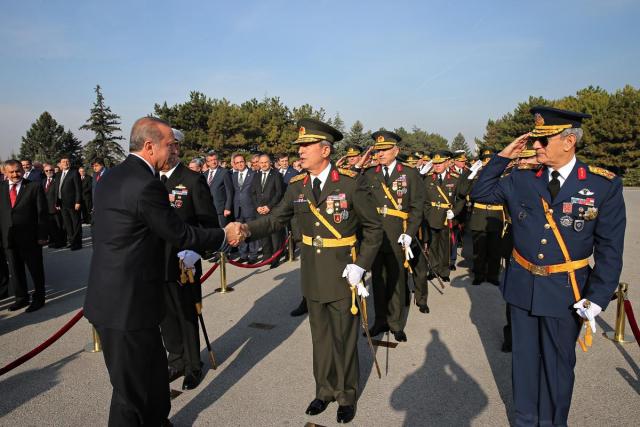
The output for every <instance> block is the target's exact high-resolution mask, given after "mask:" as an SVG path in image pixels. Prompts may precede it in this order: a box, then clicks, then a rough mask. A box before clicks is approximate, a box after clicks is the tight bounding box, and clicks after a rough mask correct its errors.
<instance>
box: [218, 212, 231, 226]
mask: <svg viewBox="0 0 640 427" xmlns="http://www.w3.org/2000/svg"><path fill="white" fill-rule="evenodd" d="M228 222H229V219H228V218H227V217H226V216H224V215H223V214H221V213H219V214H218V225H219V226H220V228H224V226H225V225H227V223H228Z"/></svg>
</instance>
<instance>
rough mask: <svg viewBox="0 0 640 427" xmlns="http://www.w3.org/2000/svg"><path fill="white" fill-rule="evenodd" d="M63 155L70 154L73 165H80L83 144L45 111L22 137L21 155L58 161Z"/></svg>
mask: <svg viewBox="0 0 640 427" xmlns="http://www.w3.org/2000/svg"><path fill="white" fill-rule="evenodd" d="M62 156H69V160H70V161H71V163H72V164H73V165H80V164H81V161H82V146H81V145H80V141H79V140H78V139H77V138H76V137H75V136H74V135H73V133H72V132H71V131H65V130H64V127H63V126H62V125H60V124H59V123H58V122H57V121H56V120H55V119H54V118H53V117H52V116H51V114H49V113H48V112H46V111H45V112H44V113H42V114H41V115H40V117H38V119H37V120H36V121H35V122H34V123H33V124H32V125H31V128H29V130H28V131H27V134H26V135H25V136H23V137H22V144H21V145H20V153H19V157H20V158H21V159H22V158H29V159H32V160H33V161H39V162H47V163H56V162H58V161H59V160H60V158H61V157H62Z"/></svg>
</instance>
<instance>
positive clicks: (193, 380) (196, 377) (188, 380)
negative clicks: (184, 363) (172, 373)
mask: <svg viewBox="0 0 640 427" xmlns="http://www.w3.org/2000/svg"><path fill="white" fill-rule="evenodd" d="M200 381H202V371H201V370H197V371H193V372H191V373H188V374H186V375H185V376H184V381H183V382H182V389H183V390H193V389H194V388H196V387H198V385H200Z"/></svg>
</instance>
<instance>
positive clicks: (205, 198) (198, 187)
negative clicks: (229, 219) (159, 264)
mask: <svg viewBox="0 0 640 427" xmlns="http://www.w3.org/2000/svg"><path fill="white" fill-rule="evenodd" d="M165 187H166V189H167V191H168V192H169V204H170V205H171V207H172V208H173V209H174V210H175V212H176V213H177V214H178V217H180V219H181V220H183V221H184V222H185V223H187V224H189V225H193V226H202V227H206V228H218V227H219V225H218V215H217V213H216V209H215V208H214V207H213V200H212V198H211V193H210V192H209V187H208V186H207V181H206V180H205V177H204V176H203V175H202V174H200V173H197V172H194V171H192V170H189V168H186V167H184V165H182V163H178V165H177V166H176V168H175V169H174V170H173V172H172V173H171V176H170V177H169V179H167V182H166V183H165ZM179 251H180V249H179V248H178V247H176V246H173V245H171V244H169V243H167V244H166V245H165V254H166V257H167V262H166V263H165V265H166V270H165V280H166V281H168V282H173V281H176V280H179V278H180V268H179V262H178V256H177V254H178V252H179ZM198 264H200V261H198Z"/></svg>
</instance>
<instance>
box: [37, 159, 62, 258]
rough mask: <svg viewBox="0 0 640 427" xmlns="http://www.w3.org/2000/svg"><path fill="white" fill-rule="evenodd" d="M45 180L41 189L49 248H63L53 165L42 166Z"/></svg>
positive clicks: (60, 217) (60, 216)
mask: <svg viewBox="0 0 640 427" xmlns="http://www.w3.org/2000/svg"><path fill="white" fill-rule="evenodd" d="M44 174H45V179H44V181H42V188H43V189H44V195H45V197H46V199H47V214H48V215H47V217H48V218H47V236H48V240H49V247H50V248H63V247H64V246H65V245H66V240H67V238H66V234H65V232H64V224H63V222H62V215H61V214H60V209H59V208H58V207H56V201H57V197H58V196H57V192H56V186H55V177H54V170H53V165H51V164H49V163H45V164H44Z"/></svg>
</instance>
